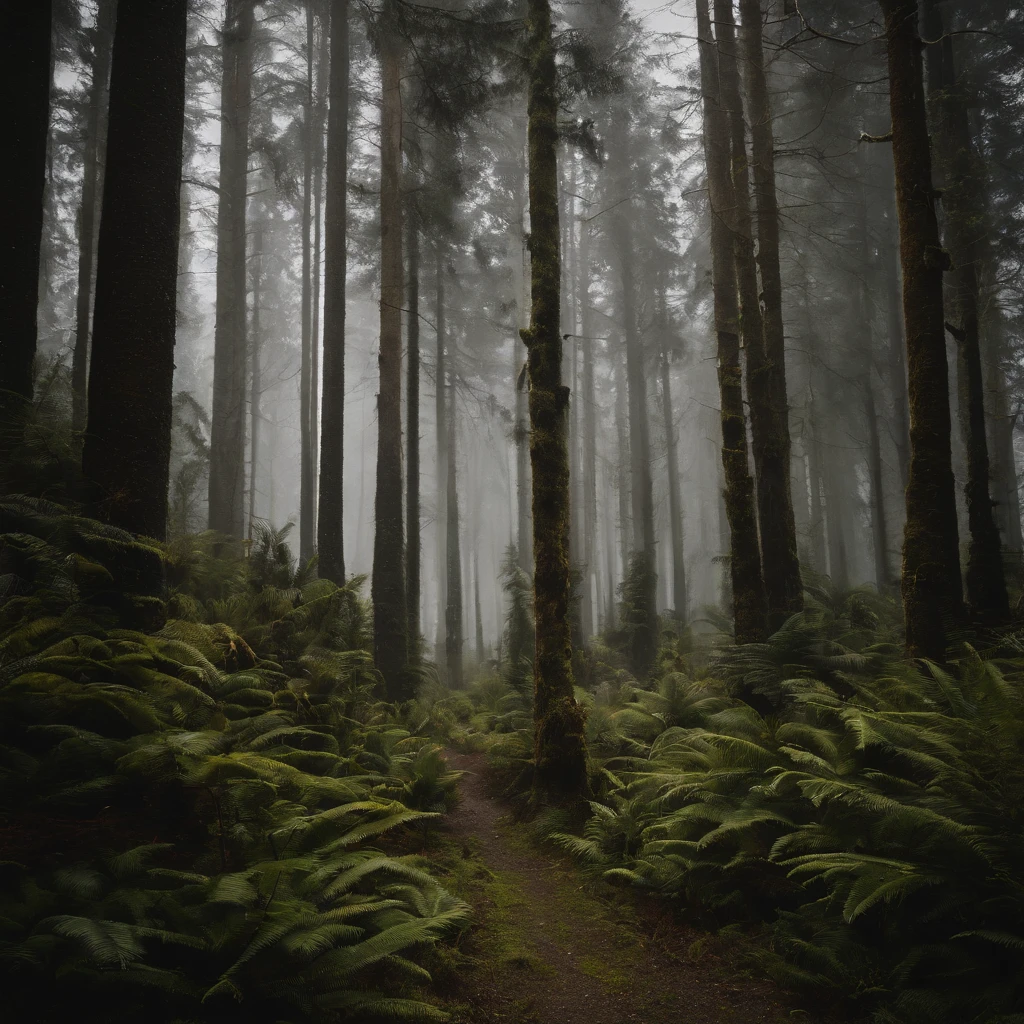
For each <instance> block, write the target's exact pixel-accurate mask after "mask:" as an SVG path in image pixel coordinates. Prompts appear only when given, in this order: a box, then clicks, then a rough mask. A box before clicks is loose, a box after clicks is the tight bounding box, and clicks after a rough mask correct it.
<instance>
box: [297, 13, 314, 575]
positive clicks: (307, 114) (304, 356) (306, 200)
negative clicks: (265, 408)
mask: <svg viewBox="0 0 1024 1024" xmlns="http://www.w3.org/2000/svg"><path fill="white" fill-rule="evenodd" d="M315 36H316V33H315V26H314V18H313V4H312V3H311V2H308V3H307V4H306V81H305V83H304V84H305V88H304V90H303V96H302V353H301V360H300V365H299V418H300V420H299V559H300V560H301V561H303V562H307V561H309V559H310V558H312V557H313V546H314V535H315V520H314V517H315V513H316V460H315V455H314V451H313V418H314V415H315V406H314V402H313V345H314V343H315V339H314V337H313V237H312V236H313V163H314V148H315V135H316V133H317V131H318V128H317V126H316V123H315V119H316V115H315V99H314V92H313V78H314V65H315V59H314V56H313V53H314V50H313V45H314V41H315Z"/></svg>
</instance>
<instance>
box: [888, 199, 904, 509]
mask: <svg viewBox="0 0 1024 1024" xmlns="http://www.w3.org/2000/svg"><path fill="white" fill-rule="evenodd" d="M890 212H891V220H890V225H891V228H892V231H891V234H890V237H889V238H888V239H887V240H886V241H885V242H883V243H882V245H883V252H884V255H885V263H884V266H883V270H882V273H883V275H884V280H885V316H886V330H887V333H888V336H889V348H888V353H889V362H888V377H889V380H888V383H889V392H890V395H891V401H892V439H893V444H894V445H895V447H896V468H897V470H898V471H899V479H900V493H901V494H905V493H906V490H907V484H909V483H910V407H909V405H908V402H907V344H906V337H905V335H904V331H903V299H902V295H901V294H900V293H901V276H902V271H901V269H900V239H899V227H898V223H897V222H896V210H895V207H894V205H893V207H892V208H891V210H890Z"/></svg>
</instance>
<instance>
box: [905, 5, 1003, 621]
mask: <svg viewBox="0 0 1024 1024" xmlns="http://www.w3.org/2000/svg"><path fill="white" fill-rule="evenodd" d="M924 24H925V30H926V33H927V35H928V36H929V38H931V39H935V40H939V41H938V42H936V43H933V44H932V45H931V46H929V47H928V48H927V50H926V52H925V60H926V62H927V67H928V83H929V95H928V103H929V106H930V108H931V113H932V119H933V121H934V122H935V124H936V127H937V129H938V131H937V132H936V135H935V145H934V153H935V163H936V170H937V172H938V179H939V184H940V185H941V186H942V210H943V213H944V218H943V221H944V234H945V237H946V242H947V245H948V248H949V252H950V257H951V258H952V261H953V269H952V273H951V274H950V275H949V278H948V279H947V280H948V282H949V287H948V295H949V299H950V302H949V314H948V321H949V322H947V323H946V329H947V330H948V331H949V333H950V334H952V335H953V337H954V339H955V340H956V344H957V355H958V361H957V362H958V366H957V370H958V372H957V390H958V392H959V403H958V404H959V412H960V430H961V434H962V436H963V438H964V446H965V448H966V449H967V479H966V480H965V482H964V498H965V499H966V504H967V520H968V527H969V530H970V535H971V539H970V544H969V545H968V549H967V566H966V572H965V574H964V583H965V585H966V593H967V605H968V608H969V609H970V611H971V612H972V614H974V615H975V616H977V617H978V618H979V619H981V620H983V621H987V622H1004V621H1006V619H1007V618H1008V616H1009V614H1010V607H1009V601H1008V599H1007V596H1006V581H1005V579H1004V576H1003V561H1002V550H1001V544H1000V540H999V530H998V528H997V526H996V520H995V516H994V515H993V506H992V499H991V497H990V495H989V475H990V472H989V456H988V438H987V437H986V430H985V385H984V380H983V376H982V359H981V330H980V327H981V315H980V305H981V298H980V286H979V263H980V262H981V261H982V260H983V258H984V254H983V251H982V244H981V243H980V241H979V235H980V230H979V229H980V226H981V225H982V224H984V223H985V220H986V218H985V210H984V185H983V174H984V171H983V169H982V168H981V167H979V158H978V155H977V152H976V150H975V146H974V142H973V140H972V138H971V126H970V118H969V114H968V109H967V99H966V98H965V96H964V94H963V85H962V83H961V82H959V81H958V80H957V78H958V76H957V67H956V53H955V37H954V36H951V35H949V34H947V33H946V32H945V27H946V26H945V25H944V23H943V16H942V9H941V7H940V6H939V5H938V4H937V3H936V2H935V0H925V22H924Z"/></svg>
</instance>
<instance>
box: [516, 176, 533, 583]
mask: <svg viewBox="0 0 1024 1024" xmlns="http://www.w3.org/2000/svg"><path fill="white" fill-rule="evenodd" d="M525 176H526V174H525V168H524V169H523V175H522V177H523V178H525ZM519 212H520V218H521V219H520V223H519V232H520V243H521V257H522V273H521V276H522V280H521V282H520V289H519V295H518V297H517V304H518V326H519V330H520V331H522V330H523V329H525V328H526V327H527V326H528V311H529V308H530V274H529V262H530V254H529V252H528V249H527V246H528V242H527V236H526V220H525V218H526V210H525V203H522V202H521V203H520V211H519ZM525 378H526V367H525V366H521V365H520V362H519V355H518V349H517V346H516V345H515V343H514V342H513V345H512V386H513V387H514V388H515V423H514V424H513V427H512V440H513V443H514V444H515V446H516V548H517V551H518V553H519V568H520V569H522V570H523V572H525V573H526V574H527V575H529V574H531V573H532V572H533V541H532V539H531V523H530V424H529V410H528V409H527V399H526V392H527V388H526V379H525Z"/></svg>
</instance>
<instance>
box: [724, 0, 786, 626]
mask: <svg viewBox="0 0 1024 1024" xmlns="http://www.w3.org/2000/svg"><path fill="white" fill-rule="evenodd" d="M716 10H717V6H716ZM730 13H731V12H730ZM740 13H741V16H742V19H743V31H742V33H741V45H742V54H741V56H742V59H743V67H744V71H745V78H746V92H747V106H748V110H749V119H750V129H751V132H750V134H751V141H752V144H753V145H752V151H751V152H752V160H751V164H750V168H751V172H752V179H753V181H752V184H753V191H754V202H755V207H756V213H757V257H756V260H757V267H758V270H759V271H760V283H761V288H760V293H759V295H758V296H757V300H758V302H759V303H760V304H763V315H761V316H760V317H759V319H760V326H761V338H760V339H755V345H754V346H753V347H752V348H751V349H748V355H747V358H748V375H749V385H748V386H749V391H750V401H751V421H752V426H753V428H754V437H753V441H754V461H755V464H756V465H757V508H758V519H759V525H760V533H761V559H762V563H763V571H764V585H765V595H766V597H767V600H768V620H769V628H772V629H778V628H779V627H780V626H781V625H782V624H783V622H785V620H786V619H787V618H788V617H789V616H790V615H792V614H794V613H795V612H798V611H800V610H801V609H802V608H803V587H802V584H801V582H800V562H799V559H798V558H797V551H796V523H795V521H794V518H793V495H792V490H791V487H790V479H789V476H790V438H789V404H788V401H787V397H786V344H785V331H784V328H783V321H782V270H781V266H780V260H779V206H778V200H777V198H776V194H775V138H774V133H773V130H772V109H771V103H770V100H769V96H768V82H767V78H766V76H765V68H764V43H763V40H762V32H761V0H740ZM719 28H720V30H723V29H724V30H725V31H726V32H728V30H729V28H730V26H729V24H728V22H726V23H725V24H720V26H719ZM726 47H727V49H731V42H727V43H726ZM725 65H726V66H727V67H730V68H734V67H735V63H734V61H732V60H731V59H727V60H726V61H725ZM735 99H736V100H737V101H738V99H739V97H738V90H737V96H736V97H735ZM727 102H730V101H727ZM733 116H734V118H735V121H734V123H735V124H736V125H737V128H739V129H740V133H741V135H742V120H743V113H742V109H740V108H737V109H735V110H734V111H733ZM734 130H735V129H734ZM743 154H744V158H745V154H746V148H745V147H744V150H743ZM733 160H734V166H736V164H735V162H736V161H737V155H736V153H735V151H734V153H733ZM739 187H740V185H739V184H737V188H739ZM758 342H759V345H758ZM752 356H754V357H755V360H754V362H755V366H754V370H753V372H751V371H750V370H749V366H750V362H749V361H750V359H751V357H752ZM758 363H759V365H757V364H758ZM755 409H757V411H758V413H759V419H757V420H755V417H754V411H755ZM762 420H763V423H762V422H761V421H762Z"/></svg>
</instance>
